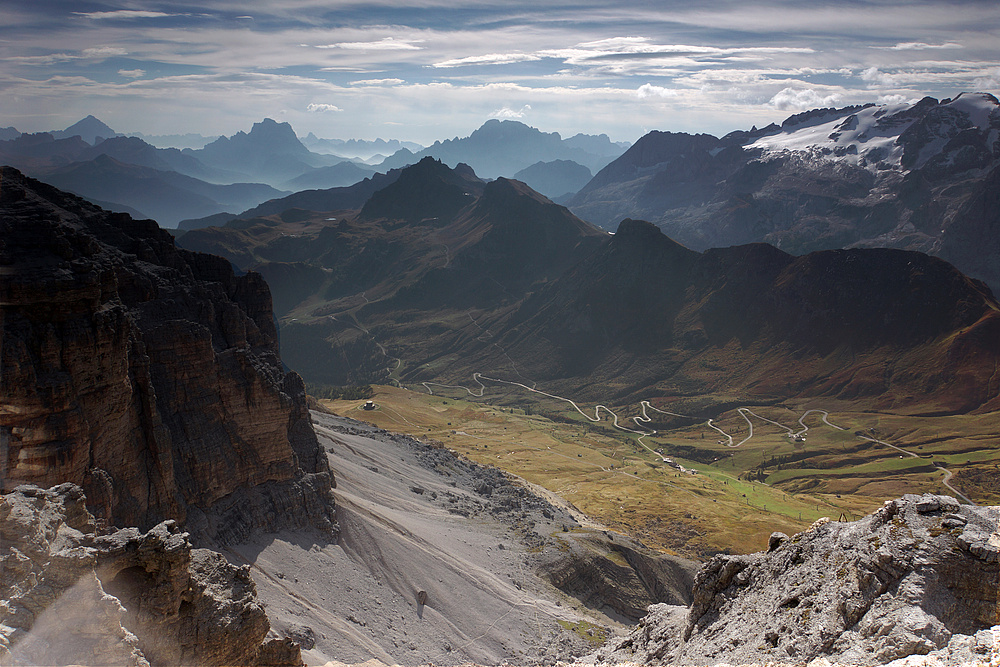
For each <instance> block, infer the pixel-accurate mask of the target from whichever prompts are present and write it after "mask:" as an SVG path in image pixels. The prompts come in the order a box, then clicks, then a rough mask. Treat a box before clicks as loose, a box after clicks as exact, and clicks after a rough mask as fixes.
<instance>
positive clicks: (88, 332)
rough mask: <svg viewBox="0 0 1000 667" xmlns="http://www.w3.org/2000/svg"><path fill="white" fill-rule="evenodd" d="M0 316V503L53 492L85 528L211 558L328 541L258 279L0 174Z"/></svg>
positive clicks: (330, 526) (319, 464)
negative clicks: (193, 540) (168, 537)
mask: <svg viewBox="0 0 1000 667" xmlns="http://www.w3.org/2000/svg"><path fill="white" fill-rule="evenodd" d="M0 303H2V305H3V310H2V312H0V325H2V335H0V346H2V347H0V355H2V359H0V368H2V369H3V376H2V383H0V402H2V403H3V404H4V410H3V411H0V438H2V439H3V443H2V444H3V449H4V452H5V455H6V460H4V461H3V462H2V463H0V465H2V466H3V475H2V476H0V486H2V489H0V490H3V491H5V492H6V491H10V490H11V489H12V488H14V487H15V486H17V485H19V484H26V483H31V484H37V485H39V486H42V487H48V486H51V485H55V484H60V483H63V482H70V483H73V484H76V485H78V486H81V487H82V488H83V489H84V490H85V492H86V494H87V498H88V503H89V507H90V509H91V510H92V511H93V512H94V514H95V515H96V516H97V517H98V519H99V520H100V522H101V523H102V525H113V526H137V527H139V528H140V529H141V530H148V529H150V528H152V527H153V526H155V525H157V524H158V523H160V522H161V521H163V520H165V519H175V520H177V521H179V522H182V523H186V525H187V527H188V529H189V530H191V531H192V534H193V535H195V537H198V538H200V537H208V538H214V539H215V540H217V541H227V540H232V539H241V538H243V537H245V536H246V535H247V534H248V533H249V532H250V531H251V530H253V529H255V528H260V529H264V530H276V529H278V528H281V527H286V526H287V527H300V526H301V527H307V526H308V527H318V528H320V529H322V530H326V531H328V532H329V531H332V530H334V523H333V522H334V518H333V500H332V496H331V494H330V492H329V489H330V485H331V482H332V479H331V477H330V472H329V464H328V462H327V459H326V456H325V454H324V453H323V452H322V451H321V450H320V448H319V446H318V443H317V440H316V436H315V433H314V432H313V429H312V425H311V422H310V418H309V412H308V408H307V404H306V398H305V391H304V386H303V384H302V380H301V379H300V378H299V377H298V375H296V374H294V373H287V374H286V373H285V372H284V370H283V369H282V363H281V359H280V357H279V356H278V345H277V334H276V330H275V326H274V321H273V315H272V311H271V297H270V293H269V291H268V288H267V285H266V284H265V283H264V281H263V279H262V278H261V277H260V276H259V275H258V274H255V273H252V272H251V273H247V274H246V275H243V276H236V275H234V273H233V270H232V267H231V265H230V264H229V262H228V261H226V260H224V259H222V258H220V257H214V256H211V255H203V254H200V253H194V252H190V251H187V250H183V249H179V248H177V247H176V246H175V245H174V241H173V237H172V236H171V235H170V234H168V233H167V232H166V231H164V230H162V229H160V228H159V227H158V226H157V225H156V223H155V222H153V221H152V220H132V219H131V218H130V217H129V216H128V215H125V214H117V213H110V212H107V211H104V210H102V209H101V208H99V207H97V206H94V205H92V204H90V203H88V202H86V201H84V200H82V199H80V198H77V197H75V196H73V195H69V194H67V193H64V192H60V191H59V190H56V189H54V188H52V187H49V186H47V185H45V184H43V183H39V182H38V181H34V180H32V179H30V178H26V177H25V176H23V175H22V174H20V173H19V172H18V171H16V170H14V169H12V168H9V167H4V168H3V169H2V170H0ZM292 509H294V510H295V511H291V510H292Z"/></svg>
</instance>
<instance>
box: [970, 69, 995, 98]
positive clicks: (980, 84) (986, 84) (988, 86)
mask: <svg viewBox="0 0 1000 667" xmlns="http://www.w3.org/2000/svg"><path fill="white" fill-rule="evenodd" d="M973 87H974V88H975V89H976V90H977V91H983V92H989V91H993V92H996V91H1000V67H996V68H994V69H993V70H992V71H987V72H984V73H983V76H980V77H978V78H977V79H976V80H975V81H973Z"/></svg>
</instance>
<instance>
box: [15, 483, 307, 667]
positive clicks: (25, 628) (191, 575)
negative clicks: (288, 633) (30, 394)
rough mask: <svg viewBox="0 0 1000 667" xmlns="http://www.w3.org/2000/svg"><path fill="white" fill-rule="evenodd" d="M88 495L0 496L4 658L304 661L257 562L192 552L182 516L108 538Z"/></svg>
mask: <svg viewBox="0 0 1000 667" xmlns="http://www.w3.org/2000/svg"><path fill="white" fill-rule="evenodd" d="M84 503H85V498H84V496H83V492H82V491H81V489H80V488H79V487H77V486H74V485H72V484H62V485H60V486H57V487H53V488H52V489H49V490H47V491H46V490H43V489H40V488H38V487H36V486H28V485H26V486H21V487H18V489H17V490H16V491H14V492H13V493H10V494H8V495H6V496H3V497H2V498H0V537H2V544H3V547H2V549H0V599H2V600H3V602H2V603H0V663H2V664H5V665H6V664H22V665H23V664H31V665H57V664H58V665H65V664H75V665H137V666H140V665H149V664H168V665H300V664H302V660H301V656H300V653H299V647H298V645H296V644H294V643H293V642H291V641H289V640H287V639H270V640H267V641H265V636H266V635H267V634H268V631H269V629H270V624H269V623H268V620H267V616H266V615H265V613H264V609H263V607H262V606H261V605H260V604H259V603H258V602H257V601H256V598H255V588H254V584H253V581H252V580H251V579H250V572H249V566H244V567H237V566H235V565H231V564H229V563H228V562H227V561H226V560H225V559H224V558H223V557H222V556H221V555H220V554H218V553H215V552H213V551H209V550H207V549H192V548H191V542H190V540H189V539H188V534H187V533H185V532H182V531H181V530H180V529H179V528H178V527H177V524H176V523H175V522H174V521H165V522H163V523H161V524H158V525H157V526H154V527H153V528H152V529H151V530H150V531H148V532H146V533H143V532H141V531H139V530H137V529H135V528H126V529H123V530H119V531H117V532H114V533H112V534H108V535H101V536H98V535H97V534H96V533H95V525H94V518H93V516H92V515H91V514H90V513H89V512H87V510H86V509H85V507H84Z"/></svg>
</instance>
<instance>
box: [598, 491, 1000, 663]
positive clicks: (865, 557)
mask: <svg viewBox="0 0 1000 667" xmlns="http://www.w3.org/2000/svg"><path fill="white" fill-rule="evenodd" d="M998 519H1000V508H997V507H975V506H970V505H960V504H959V503H958V501H956V500H955V499H954V498H951V497H947V496H933V495H924V496H916V495H905V496H903V497H902V498H900V499H898V500H893V501H889V502H886V503H885V505H884V506H883V507H882V508H880V509H879V510H878V511H876V512H874V513H872V514H870V515H869V516H867V517H865V518H863V519H861V520H860V521H855V522H850V523H846V522H844V523H842V522H833V521H831V522H825V523H820V522H817V524H814V526H813V527H812V528H810V529H809V530H807V531H805V532H802V533H799V534H797V535H795V536H793V537H791V538H788V539H786V540H782V541H781V542H780V543H779V544H777V545H776V546H775V547H774V548H773V549H772V550H770V551H768V552H761V553H756V554H751V555H746V556H716V557H715V558H713V559H712V560H711V561H709V562H708V563H707V564H706V565H705V567H704V568H703V569H702V570H701V572H699V573H698V576H697V578H696V579H695V583H694V594H693V601H692V603H691V605H690V607H689V609H688V611H687V614H685V615H683V616H681V615H680V614H679V613H678V608H677V607H668V606H666V605H656V606H653V607H651V608H650V613H649V615H647V616H646V617H645V618H644V619H643V620H642V622H641V623H640V624H639V626H638V627H637V628H636V629H635V630H633V631H632V633H631V634H630V635H629V636H627V637H625V638H622V639H619V640H617V641H615V642H612V643H610V644H609V645H608V646H606V647H605V648H604V649H602V650H601V651H600V652H598V654H596V656H595V657H596V659H598V660H599V661H604V662H616V661H625V660H627V661H630V662H638V663H671V664H679V665H705V664H715V663H720V662H726V663H750V662H755V663H764V662H776V663H781V662H788V663H798V664H803V663H806V662H809V661H811V660H813V659H816V658H819V657H822V658H825V659H828V660H831V661H833V662H840V663H845V664H869V665H870V664H884V663H888V662H890V661H893V660H897V659H902V658H905V657H907V656H913V655H931V656H932V657H934V659H936V660H939V661H942V662H943V663H944V664H959V663H963V662H968V661H971V660H985V661H989V660H996V659H998V657H1000V655H998V653H997V650H998V644H997V643H996V637H997V635H996V634H995V630H991V629H990V628H991V626H997V625H998V624H1000V606H998V604H997V590H998V583H1000V582H998V572H1000V565H998V563H997V553H998V550H1000V537H998V533H997V522H998Z"/></svg>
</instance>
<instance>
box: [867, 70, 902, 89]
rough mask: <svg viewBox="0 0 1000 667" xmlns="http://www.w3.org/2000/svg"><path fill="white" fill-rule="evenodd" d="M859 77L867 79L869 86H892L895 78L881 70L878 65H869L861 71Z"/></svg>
mask: <svg viewBox="0 0 1000 667" xmlns="http://www.w3.org/2000/svg"><path fill="white" fill-rule="evenodd" d="M861 79H862V80H863V81H867V82H868V84H869V86H892V85H895V84H896V78H895V77H894V76H893V75H892V74H889V73H887V72H883V71H881V70H879V68H878V67H869V68H868V69H866V70H864V71H862V72H861Z"/></svg>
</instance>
